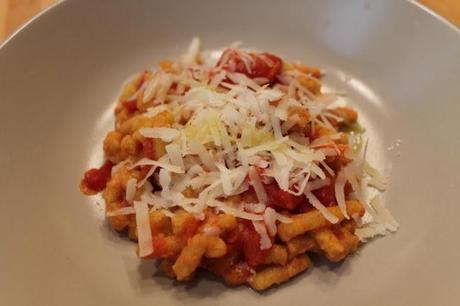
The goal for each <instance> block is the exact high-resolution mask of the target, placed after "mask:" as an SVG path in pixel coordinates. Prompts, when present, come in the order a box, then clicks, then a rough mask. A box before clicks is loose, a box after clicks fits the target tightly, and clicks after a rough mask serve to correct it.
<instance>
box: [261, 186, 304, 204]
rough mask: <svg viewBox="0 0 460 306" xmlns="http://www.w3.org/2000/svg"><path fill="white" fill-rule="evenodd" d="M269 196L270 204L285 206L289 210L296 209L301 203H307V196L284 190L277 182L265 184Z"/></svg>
mask: <svg viewBox="0 0 460 306" xmlns="http://www.w3.org/2000/svg"><path fill="white" fill-rule="evenodd" d="M264 188H265V192H266V193H267V196H268V206H270V207H273V208H275V209H276V208H283V209H287V210H293V209H296V208H297V207H298V206H299V205H300V204H302V203H305V196H303V195H300V196H295V195H293V194H290V193H289V192H287V191H284V190H282V189H280V188H279V187H278V185H277V184H276V183H275V184H269V185H264Z"/></svg>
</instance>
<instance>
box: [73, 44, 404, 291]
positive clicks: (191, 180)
mask: <svg viewBox="0 0 460 306" xmlns="http://www.w3.org/2000/svg"><path fill="white" fill-rule="evenodd" d="M321 78H322V72H321V70H320V69H318V68H316V67H312V66H307V65H304V64H302V63H299V62H290V61H287V60H285V59H282V58H281V57H279V56H277V55H274V54H271V53H267V52H256V51H252V50H247V49H242V48H239V47H237V46H232V47H229V48H226V49H224V50H212V51H200V43H199V40H198V39H194V40H193V41H192V43H191V45H190V47H189V50H188V52H187V53H185V54H184V55H182V56H181V57H180V58H179V59H177V60H175V61H173V60H163V61H161V62H160V63H159V65H158V67H157V68H154V69H149V70H145V71H143V72H141V73H139V74H136V75H135V76H133V77H132V78H130V79H129V80H128V81H127V82H126V83H125V84H124V86H123V87H122V92H121V94H120V96H119V99H118V101H117V105H116V108H115V126H114V129H113V130H112V131H110V132H108V134H107V136H106V137H105V139H104V141H103V148H104V153H105V159H106V162H105V163H104V164H103V165H102V166H101V167H99V168H93V169H90V170H88V171H87V172H85V174H84V178H83V180H82V181H81V184H80V190H81V191H82V192H83V193H84V194H87V195H93V194H96V193H98V192H102V195H103V198H104V200H105V205H106V214H107V218H108V219H109V221H110V224H111V226H112V227H113V228H114V229H115V230H117V231H122V232H126V233H127V235H128V237H129V238H130V239H132V240H133V241H137V245H138V248H137V254H138V255H139V257H141V258H142V259H145V260H151V259H156V260H160V261H161V263H160V265H159V267H160V269H161V270H162V271H163V272H164V273H165V274H166V275H168V276H169V277H171V278H174V279H177V280H179V281H187V280H190V279H191V278H193V277H194V275H195V273H196V272H197V270H198V269H205V270H208V271H210V272H212V273H214V274H215V275H217V276H219V277H221V278H222V279H223V280H224V281H225V282H226V283H227V284H229V285H240V284H248V285H249V286H251V287H252V288H254V289H255V290H264V289H267V288H269V287H271V286H273V285H276V284H280V283H283V282H286V281H288V280H289V279H290V278H292V277H294V276H295V275H297V274H299V273H301V272H302V271H304V270H306V269H308V268H309V267H311V266H312V263H311V261H310V259H309V254H312V253H316V254H319V255H320V256H324V257H326V258H327V259H328V260H330V261H332V262H338V261H342V260H344V259H345V258H346V257H347V256H348V255H350V254H352V253H353V252H354V251H355V250H356V249H357V248H358V246H359V244H360V241H361V240H364V239H366V238H368V237H370V236H372V235H374V234H376V233H383V232H385V231H387V230H390V231H393V230H396V228H397V226H398V225H397V223H396V221H395V220H394V219H393V218H392V217H391V215H390V214H389V213H388V211H387V210H386V209H385V207H384V206H383V205H382V203H381V201H379V198H378V197H377V198H374V200H372V201H369V200H368V197H367V196H366V190H367V188H368V183H369V182H370V181H371V183H372V184H373V185H377V186H379V189H382V186H384V185H385V182H384V181H382V180H383V179H382V176H381V175H380V174H378V172H377V171H376V170H375V169H374V168H372V167H371V166H370V165H369V164H368V163H367V162H366V160H365V153H366V146H367V145H362V141H361V142H360V139H361V138H360V137H359V136H360V135H359V133H357V132H356V131H357V130H358V129H357V127H359V125H358V123H357V121H358V113H357V112H356V111H355V110H353V109H352V108H350V107H348V106H346V105H341V104H340V103H338V99H337V96H336V95H334V94H333V93H326V92H324V91H323V89H322V81H321ZM368 224H371V225H372V227H371V228H370V227H366V225H368Z"/></svg>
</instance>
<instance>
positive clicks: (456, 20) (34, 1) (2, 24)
mask: <svg viewBox="0 0 460 306" xmlns="http://www.w3.org/2000/svg"><path fill="white" fill-rule="evenodd" d="M401 1H402V0H401ZM56 2H57V0H0V43H1V42H2V41H3V40H4V39H5V38H7V37H8V36H9V35H11V34H12V33H13V32H14V31H15V30H16V29H17V28H18V27H20V26H21V25H22V24H24V23H25V22H27V20H29V19H30V18H32V17H33V16H35V15H36V14H37V13H39V12H40V11H42V10H43V9H45V8H47V7H48V6H50V5H52V4H53V3H56ZM419 2H420V3H422V4H424V5H426V6H427V7H428V8H430V9H432V10H433V11H435V12H436V13H438V14H439V15H441V16H443V17H445V18H446V19H448V20H449V21H451V22H452V23H453V24H455V25H456V26H457V27H460V0H419Z"/></svg>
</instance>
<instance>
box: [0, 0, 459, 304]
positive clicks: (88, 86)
mask: <svg viewBox="0 0 460 306" xmlns="http://www.w3.org/2000/svg"><path fill="white" fill-rule="evenodd" d="M195 35H197V36H200V37H201V39H202V41H203V42H204V43H205V47H208V48H214V47H221V46H224V45H228V44H229V43H231V42H233V41H237V40H241V41H243V42H244V43H245V45H246V46H248V47H254V48H257V49H261V50H267V51H271V52H273V53H277V54H281V55H282V56H284V57H286V58H290V59H299V60H301V61H304V62H306V63H309V64H313V65H317V66H320V67H323V68H325V69H326V70H327V77H326V79H325V82H326V84H328V85H330V86H331V87H333V88H335V89H336V90H345V91H347V92H348V93H349V98H350V100H351V103H352V104H353V105H354V106H355V107H357V108H358V109H359V111H360V113H361V114H362V116H361V120H362V122H363V124H364V125H365V126H366V127H368V135H369V137H370V146H371V148H372V151H371V152H372V154H371V156H372V157H373V159H374V160H375V162H376V163H377V164H378V165H379V166H380V167H381V168H384V167H388V165H392V172H391V185H390V187H389V189H388V191H387V196H386V202H387V205H388V206H389V207H390V209H391V210H392V211H393V213H394V215H395V216H396V217H397V219H398V220H399V222H400V223H401V229H400V231H399V232H397V233H396V234H395V235H391V236H388V237H385V238H383V239H378V240H375V241H373V242H371V243H369V244H367V245H365V246H364V247H362V248H361V249H360V251H359V252H358V254H356V255H355V256H353V257H352V258H349V259H348V260H347V261H346V262H344V263H343V264H341V265H338V266H328V265H320V266H319V267H316V268H314V269H311V270H310V271H308V272H306V273H303V274H302V275H301V276H299V277H297V278H295V280H292V281H290V282H288V283H287V284H285V285H283V286H280V287H277V288H274V289H271V290H269V291H267V292H265V293H262V294H259V293H256V292H254V291H252V290H250V289H248V288H247V287H238V288H229V287H226V286H225V285H223V284H222V283H221V282H219V281H216V280H215V279H213V278H211V277H209V276H205V277H202V278H200V279H199V280H197V281H196V282H193V283H192V284H189V285H182V284H177V283H174V282H171V281H170V280H169V279H167V278H165V277H163V276H159V275H154V276H153V274H154V273H155V265H154V263H153V262H145V261H144V262H141V261H140V260H139V259H137V258H136V255H135V251H134V250H135V246H134V244H133V243H131V242H129V241H126V240H124V239H123V238H120V237H119V236H117V235H116V234H115V233H114V232H112V231H111V230H110V229H109V228H108V226H107V225H106V223H105V221H104V219H103V214H102V208H101V206H99V205H97V204H95V201H93V200H91V199H87V198H85V197H84V196H82V195H81V194H80V193H79V190H78V184H79V180H80V178H81V177H82V173H83V171H84V170H85V169H86V168H88V167H89V166H95V165H97V164H98V162H99V161H100V158H101V140H102V138H103V136H104V134H105V133H106V132H107V131H108V130H109V128H110V127H111V124H112V121H111V117H112V111H113V100H114V98H115V96H116V94H117V91H118V88H119V86H120V84H121V82H122V81H123V80H124V79H125V78H126V77H127V76H128V75H130V74H132V73H133V72H136V71H139V70H142V69H143V68H144V67H149V66H151V65H152V64H154V63H155V62H157V61H158V60H160V59H163V58H173V57H175V56H177V55H178V54H179V53H180V52H181V51H182V50H183V49H184V48H185V47H186V46H187V44H188V43H189V41H190V39H191V38H192V37H193V36H195ZM459 76H460V35H459V31H458V30H455V29H454V28H453V27H452V26H448V25H447V24H446V23H445V22H443V21H441V20H439V19H437V18H434V17H433V16H431V15H430V14H428V13H427V12H426V11H424V10H422V9H420V8H419V7H418V6H417V5H416V4H413V3H409V2H405V1H364V0H363V1H361V0H353V1H339V0H337V1H314V0H310V1H262V0H258V1H243V0H237V1H213V0H206V1H198V0H194V1H148V0H138V1H108V0H103V1H102V0H100V1H89V0H86V1H68V2H63V3H61V4H59V5H57V6H55V7H53V8H52V9H50V10H49V11H47V12H46V13H45V14H43V15H42V16H41V17H40V18H37V19H35V20H34V21H33V22H32V23H30V24H29V25H28V26H27V27H25V28H24V29H23V30H22V31H20V32H19V33H18V34H17V35H15V36H14V37H13V38H11V39H10V40H9V41H8V42H7V43H6V44H4V45H3V46H2V47H1V49H0V103H1V104H0V105H1V111H0V126H1V128H0V146H1V147H0V165H1V167H0V169H1V170H2V173H1V177H0V188H1V189H0V190H1V196H2V200H1V213H0V235H1V252H0V304H1V305H79V306H80V305H112V306H115V305H137V306H141V305H154V304H155V305H181V304H187V305H238V304H237V303H243V304H244V305H248V306H249V305H257V304H258V303H264V305H286V304H288V303H293V304H297V305H301V304H302V305H333V304H334V305H342V306H345V305H354V306H358V305H375V306H377V305H393V306H394V305H420V306H421V305H454V304H456V302H454V301H456V300H459V298H460V291H459V290H458V288H459V287H460V265H459V263H457V260H458V259H459V255H460V244H459V242H460V238H459V237H460V236H459V230H458V228H457V225H458V224H459V221H460V218H459V214H460V205H459V187H458V186H459V181H460V180H459V179H460V176H459V173H460V171H459V170H460V158H458V155H459V153H460V137H459V135H458V131H459V127H458V121H459V115H460V89H459Z"/></svg>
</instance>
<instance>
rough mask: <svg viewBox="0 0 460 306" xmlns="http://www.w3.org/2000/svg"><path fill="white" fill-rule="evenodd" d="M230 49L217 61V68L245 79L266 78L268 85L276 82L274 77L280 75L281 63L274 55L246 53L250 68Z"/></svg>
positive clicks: (237, 53)
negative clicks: (241, 74) (236, 73)
mask: <svg viewBox="0 0 460 306" xmlns="http://www.w3.org/2000/svg"><path fill="white" fill-rule="evenodd" d="M242 52H244V51H239V52H236V51H235V50H232V49H227V50H225V51H224V53H223V54H222V56H221V58H220V59H219V61H218V63H217V66H218V67H219V66H221V67H223V69H225V70H227V71H230V72H238V73H243V74H245V75H246V76H247V77H249V78H251V79H254V78H267V79H268V81H269V82H270V83H272V82H274V81H275V80H276V77H277V76H278V75H279V74H280V73H281V69H282V66H283V61H282V60H281V58H279V57H278V56H276V55H273V54H270V53H266V52H264V53H246V54H247V55H248V56H249V57H250V58H251V59H252V60H251V61H250V65H249V66H250V67H247V66H248V65H247V64H245V62H244V61H243V59H242V58H241V56H240V54H239V53H242ZM224 61H225V62H224Z"/></svg>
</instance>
